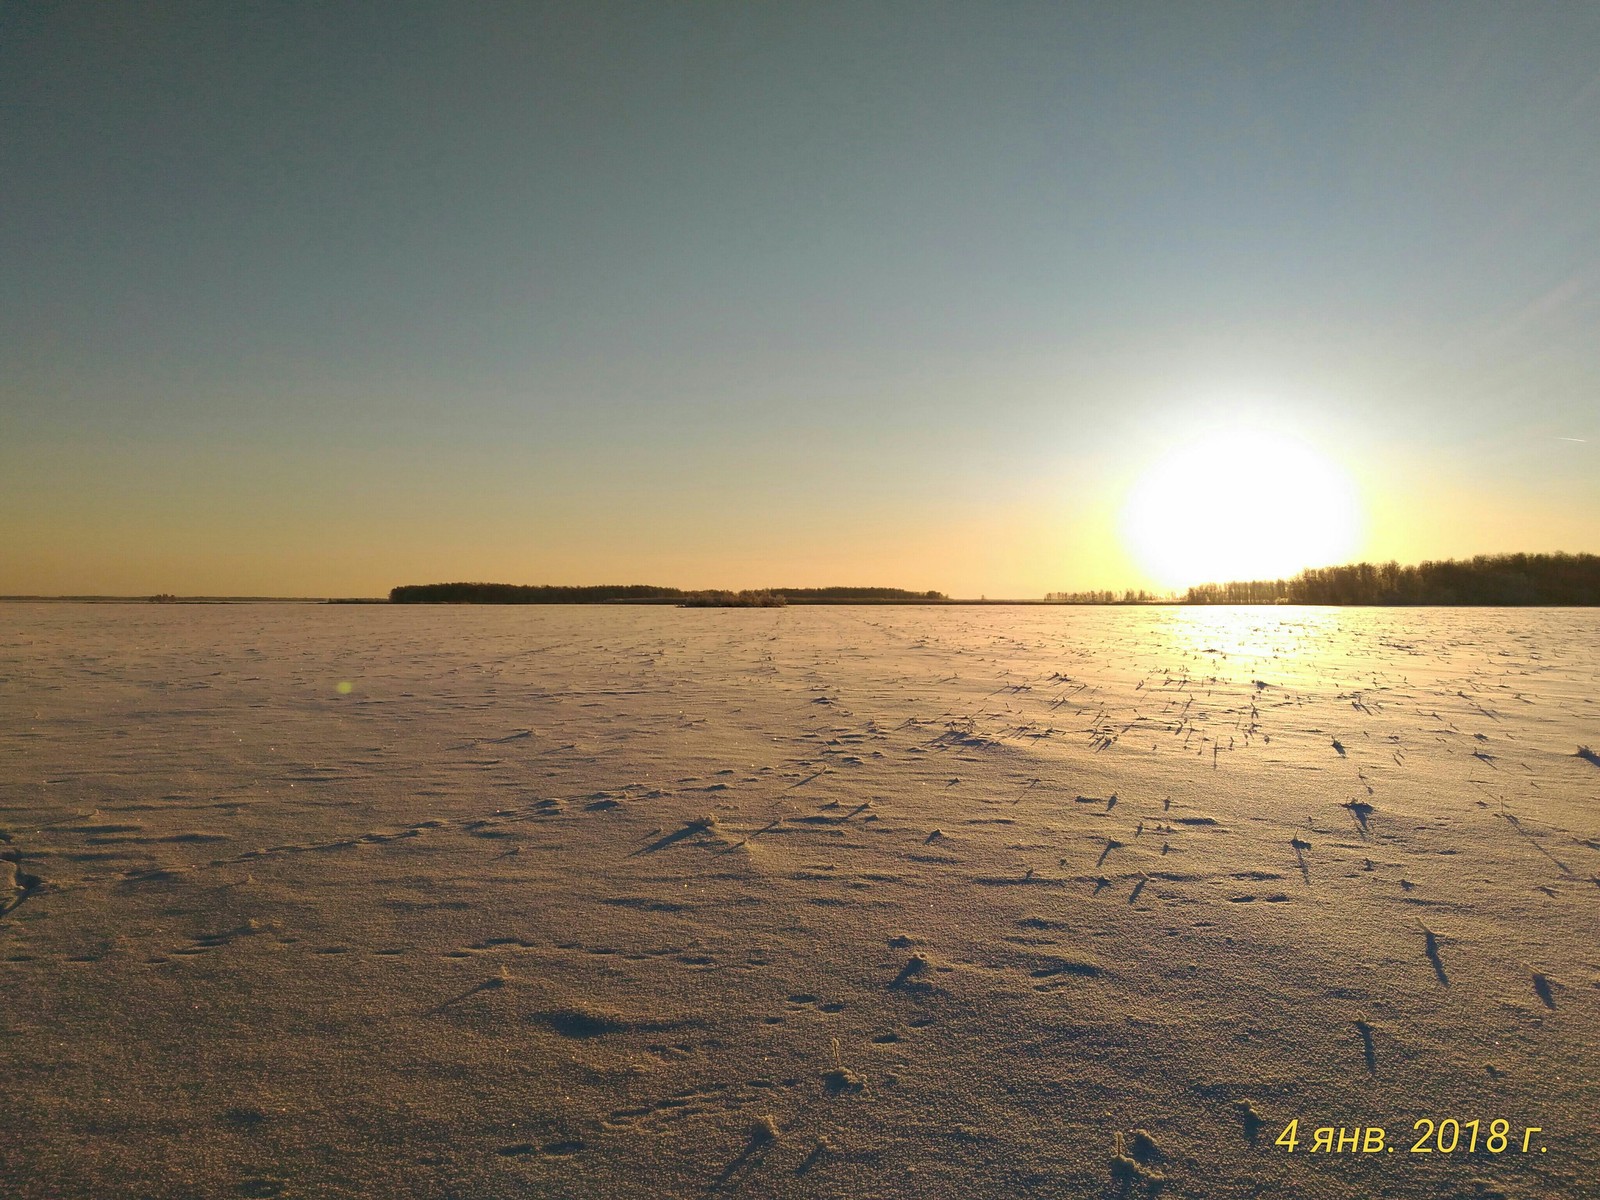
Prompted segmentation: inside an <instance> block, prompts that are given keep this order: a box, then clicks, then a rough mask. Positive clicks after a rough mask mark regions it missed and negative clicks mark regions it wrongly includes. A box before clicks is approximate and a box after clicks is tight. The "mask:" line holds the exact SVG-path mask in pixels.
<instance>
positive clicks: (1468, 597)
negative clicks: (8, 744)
mask: <svg viewBox="0 0 1600 1200" xmlns="http://www.w3.org/2000/svg"><path fill="white" fill-rule="evenodd" d="M1182 603H1184V604H1372V605H1403V604H1420V605H1473V606H1477V605H1488V606H1500V605H1505V606H1517V605H1535V604H1536V605H1558V606H1567V605H1573V606H1578V605H1600V555H1594V554H1480V555H1478V556H1476V557H1475V558H1469V559H1464V560H1456V559H1446V560H1444V561H1443V562H1423V563H1419V564H1417V565H1416V566H1411V567H1403V566H1401V565H1400V564H1399V563H1396V562H1387V563H1366V562H1363V563H1352V564H1350V565H1348V566H1343V567H1317V568H1312V569H1308V570H1305V571H1301V572H1300V573H1299V574H1298V575H1296V576H1295V577H1294V578H1293V579H1254V580H1248V581H1242V582H1234V583H1204V584H1201V585H1199V586H1198V587H1192V588H1190V589H1189V590H1188V591H1187V592H1186V593H1185V594H1184V596H1183V600H1182Z"/></svg>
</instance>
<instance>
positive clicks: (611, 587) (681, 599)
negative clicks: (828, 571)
mask: <svg viewBox="0 0 1600 1200" xmlns="http://www.w3.org/2000/svg"><path fill="white" fill-rule="evenodd" d="M947 599H949V597H947V596H946V595H945V594H944V593H943V592H911V591H907V590H905V589H904V588H891V587H820V588H761V589H759V590H756V591H743V592H729V591H720V590H717V589H705V590H701V591H684V590H683V589H681V588H669V587H654V586H652V585H650V584H646V583H630V584H597V585H594V586H591V587H561V586H557V585H551V584H532V585H528V584H517V583H420V584H408V585H406V586H403V587H397V588H391V589H390V591H389V601H390V603H391V604H682V605H687V606H690V607H719V608H722V607H739V608H744V607H774V606H780V605H783V604H860V603H863V602H866V603H872V602H880V603H882V602H890V603H898V604H914V603H928V602H933V601H940V600H947Z"/></svg>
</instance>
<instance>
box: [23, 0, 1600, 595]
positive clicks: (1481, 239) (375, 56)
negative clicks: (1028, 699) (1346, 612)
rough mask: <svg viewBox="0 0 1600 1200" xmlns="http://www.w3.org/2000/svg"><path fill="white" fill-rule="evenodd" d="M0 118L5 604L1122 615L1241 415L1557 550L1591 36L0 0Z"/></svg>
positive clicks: (1376, 478)
mask: <svg viewBox="0 0 1600 1200" xmlns="http://www.w3.org/2000/svg"><path fill="white" fill-rule="evenodd" d="M0 103H3V110H4V112H5V113H6V119H5V121H4V122H3V123H0V178H4V179H5V180H6V181H7V183H6V193H7V195H6V202H5V204H4V206H3V207H0V261H4V263H5V264H6V267H5V270H4V272H0V316H3V320H0V362H4V363H5V364H6V369H5V371H4V373H3V377H0V517H3V518H4V523H5V524H6V525H7V526H8V527H9V531H8V534H7V540H8V541H11V542H12V551H13V552H12V553H9V554H6V555H4V556H0V592H12V593H15V592H119V591H130V592H143V591H157V590H160V591H180V592H189V591H194V592H222V593H270V594H318V595H320V594H335V593H356V594H363V593H377V592H382V591H385V590H387V588H388V587H389V586H391V585H392V584H394V583H400V582H415V581H421V580H428V579H441V578H457V577H471V578H496V579H507V580H512V581H517V582H601V581H610V580H635V579H637V580H648V581H651V582H661V583H672V584H684V585H730V586H749V585H756V584H762V583H778V582H784V583H795V584H821V583H832V582H859V583H865V582H875V583H876V582H881V583H890V584H898V585H902V586H907V587H918V588H922V587H938V588H941V589H942V590H947V591H954V592H958V593H973V594H976V593H978V592H985V593H988V594H990V595H1002V594H1015V595H1035V594H1039V593H1042V592H1043V591H1046V590H1057V589H1062V588H1075V587H1099V586H1119V585H1122V584H1125V583H1126V584H1132V585H1134V586H1137V585H1139V584H1140V583H1143V582H1146V579H1147V573H1146V572H1145V571H1144V569H1143V568H1142V567H1141V565H1140V564H1139V563H1137V562H1135V561H1133V560H1132V559H1130V558H1129V557H1128V555H1127V554H1126V552H1125V550H1124V549H1123V548H1122V547H1121V546H1120V545H1119V543H1118V541H1117V537H1116V534H1115V525H1116V515H1117V512H1118V510H1119V504H1120V503H1121V499H1120V498H1121V497H1122V496H1123V495H1124V494H1125V493H1126V492H1127V491H1128V489H1129V488H1130V487H1131V486H1132V485H1133V481H1135V480H1136V479H1137V478H1138V476H1139V474H1140V472H1141V471H1142V470H1144V469H1146V468H1147V467H1148V465H1149V464H1150V463H1151V462H1153V461H1155V460H1156V459H1158V458H1159V457H1160V455H1161V454H1162V453H1163V452H1164V451H1166V450H1167V449H1169V448H1170V446H1171V445H1173V444H1175V443H1176V444H1180V445H1181V444H1182V442H1183V439H1184V438H1186V437H1190V436H1194V435H1196V434H1197V433H1199V432H1200V431H1215V430H1216V429H1219V428H1222V429H1226V428H1228V427H1230V426H1231V425H1233V424H1237V423H1241V422H1242V423H1244V424H1246V425H1251V426H1255V425H1262V424H1265V425H1268V426H1271V427H1273V428H1275V429H1279V430H1281V431H1283V432H1284V433H1285V434H1287V435H1289V436H1292V437H1295V438H1297V439H1299V440H1301V441H1303V442H1306V443H1310V444H1312V445H1315V446H1318V447H1320V448H1322V449H1324V450H1325V451H1326V452H1327V453H1328V454H1329V455H1330V456H1331V457H1332V458H1334V459H1335V460H1336V461H1337V462H1338V463H1339V465H1340V467H1341V469H1343V470H1346V471H1348V472H1349V473H1350V475H1351V477H1352V478H1353V479H1355V480H1356V481H1357V483H1358V485H1359V488H1360V490H1361V494H1362V495H1363V496H1364V497H1365V502H1366V508H1367V523H1366V533H1365V534H1364V541H1363V543H1362V545H1361V547H1360V549H1361V551H1362V552H1364V553H1371V554H1381V555H1384V556H1388V555H1390V554H1393V555H1397V556H1399V557H1401V558H1410V559H1416V558H1421V557H1427V556H1443V555H1446V554H1466V553H1474V552H1480V551H1497V550H1512V549H1567V550H1589V551H1596V550H1600V482H1597V481H1600V471H1597V470H1596V458H1595V454H1596V450H1597V449H1600V428H1597V426H1600V422H1597V421H1596V414H1597V412H1600V216H1597V214H1600V132H1597V131H1600V9H1597V8H1595V6H1593V5H1589V4H1565V5H1563V4H1548V5H1543V4H1541V5H1516V6H1510V5H1503V4H1495V5H1473V4H1448V5H1422V4H1416V5H1392V4H1381V5H1370V6H1367V5H1360V4H1322V5H1292V4H1247V5H1233V4H1135V5H1098V4H1097V5H1071V4H1065V5H1063V4H1037V5H1035V4H999V5H972V4H936V3H923V4H871V3H851V4H840V5H827V4H811V3H808V4H796V5H734V4H691V5H674V4H659V3H651V4H626V5H612V4H603V3H583V4H567V5H551V4H526V5H522V4H516V5H513V4H506V5H496V4H479V5H467V6H462V5H443V4H440V5H413V4H404V3H394V4H383V5H338V4H326V5H256V4H243V3H241V4H230V5H206V4H150V5H138V6H133V5H126V6H122V5H110V6H100V5H74V4H65V5H44V4H7V5H5V6H3V7H0ZM1569 439H1581V440H1569ZM1195 470H1196V486H1197V487H1199V488H1204V487H1205V480H1204V464H1196V468H1195ZM1179 516H1180V518H1181V514H1180V515H1179Z"/></svg>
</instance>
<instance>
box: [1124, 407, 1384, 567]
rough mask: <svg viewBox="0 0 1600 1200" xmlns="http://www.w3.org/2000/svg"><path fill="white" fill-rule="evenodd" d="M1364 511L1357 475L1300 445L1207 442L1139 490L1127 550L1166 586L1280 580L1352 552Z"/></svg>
mask: <svg viewBox="0 0 1600 1200" xmlns="http://www.w3.org/2000/svg"><path fill="white" fill-rule="evenodd" d="M1360 532H1361V504H1360V501H1359V498H1358V496H1357V494H1356V487H1355V484H1354V482H1353V481H1352V480H1351V478H1350V476H1349V475H1348V474H1346V473H1345V471H1343V470H1342V469H1341V468H1340V467H1339V466H1337V465H1336V464H1335V463H1334V462H1332V461H1331V460H1330V459H1329V458H1328V457H1327V456H1326V455H1323V454H1320V453H1318V452H1317V451H1316V450H1315V449H1313V448H1312V447H1311V446H1308V445H1306V444H1305V443H1304V442H1301V441H1298V440H1296V439H1294V438H1292V437H1288V436H1285V435H1283V434H1277V433H1267V432H1263V431H1259V430H1248V431H1238V432H1233V433H1215V434H1209V435H1207V436H1205V437H1203V438H1201V439H1199V440H1197V441H1194V442H1190V443H1187V444H1185V445H1183V446H1180V447H1178V448H1177V449H1176V450H1173V451H1172V452H1170V453H1169V454H1167V455H1166V456H1165V457H1164V458H1162V459H1161V460H1159V461H1158V462H1156V463H1155V464H1154V465H1153V466H1151V467H1150V469H1149V470H1147V471H1146V472H1145V473H1144V474H1143V475H1141V476H1140V477H1139V479H1138V480H1137V481H1136V482H1135V483H1134V485H1133V487H1132V489H1131V490H1130V491H1129V493H1128V500H1127V503H1126V505H1125V506H1124V508H1123V513H1122V534H1123V541H1124V544H1125V546H1126V548H1127V550H1128V552H1129V553H1130V554H1131V555H1132V557H1133V558H1134V560H1135V562H1137V564H1138V565H1139V566H1140V567H1142V568H1143V569H1144V570H1145V572H1146V573H1147V574H1148V575H1149V576H1150V577H1151V578H1152V579H1153V580H1155V581H1156V582H1157V584H1158V585H1160V586H1162V587H1169V588H1184V587H1189V586H1190V585H1193V584H1197V583H1221V582H1225V581H1228V580H1234V579H1282V578H1286V577H1288V576H1290V575H1293V574H1294V573H1295V572H1297V571H1299V570H1301V569H1303V568H1305V567H1315V566H1331V565H1333V564H1335V563H1339V562H1343V561H1346V560H1347V559H1348V558H1349V556H1350V555H1351V554H1353V553H1354V551H1355V550H1356V547H1357V543H1358V541H1359V537H1360Z"/></svg>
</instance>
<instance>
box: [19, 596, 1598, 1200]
mask: <svg viewBox="0 0 1600 1200" xmlns="http://www.w3.org/2000/svg"><path fill="white" fill-rule="evenodd" d="M1597 693H1600V613H1597V612H1595V611H1592V610H1589V611H1578V610H1366V609H1345V610H1331V609H1329V610H1321V609H1294V608H1277V609H1271V608H1256V609H1175V608H1151V609H1107V608H1095V609H1081V608H1037V607H1036V608H1001V607H993V608H978V607H954V608H893V607H885V608H855V607H851V608H800V607H793V608H788V609H780V610H705V609H699V610H681V609H676V608H670V607H609V606H605V607H574V608H567V607H550V608H542V607H541V608H431V607H409V606H408V607H399V608H391V607H385V606H370V607H344V606H317V605H293V604H282V605H271V604H249V605H204V606H190V605H176V606H174V605H78V604H39V605H26V604H7V605H0V835H3V838H4V841H0V852H3V854H4V856H5V857H4V858H3V859H0V909H3V910H5V911H3V913H0V1165H3V1170H4V1174H3V1176H0V1193H3V1194H4V1195H6V1196H17V1197H27V1198H39V1200H43V1198H45V1197H52V1198H53V1197H95V1198H97V1200H98V1198H114V1197H125V1196H126V1197H135V1196H138V1197H143V1196H150V1197H169V1196H170V1197H180V1196H181V1197H208V1198H209V1197H227V1196H296V1197H324V1196H328V1197H351V1196H372V1197H411V1196H416V1197H461V1198H464V1200H465V1198H474V1200H475V1198H479V1197H512V1196H517V1197H523V1196H539V1197H547V1196H573V1197H578V1196H584V1197H587V1196H628V1197H654V1196H701V1195H705V1194H708V1193H724V1194H730V1195H731V1194H742V1195H746V1196H752V1197H756V1196H775V1195H776V1196H801V1195H807V1196H886V1197H887V1196H926V1197H939V1198H946V1197H950V1198H956V1197H979V1196H982V1197H1002V1196H1027V1195H1038V1196H1089V1197H1099V1196H1122V1195H1126V1196H1146V1195H1153V1194H1156V1193H1158V1192H1159V1193H1160V1194H1161V1195H1163V1196H1167V1197H1174V1196H1181V1197H1208V1198H1210V1197H1250V1196H1258V1195H1259V1196H1275V1197H1276V1196H1285V1197H1291V1196H1292V1197H1302V1196H1305V1197H1341V1198H1343V1197H1349V1198H1351V1200H1357V1198H1363V1200H1364V1198H1366V1197H1375V1196H1395V1197H1454V1196H1483V1197H1493V1196H1501V1195H1504V1196H1506V1197H1517V1198H1526V1200H1534V1198H1540V1200H1544V1198H1550V1197H1580V1196H1591V1197H1592V1196H1595V1195H1597V1194H1600V1193H1597V1192H1596V1190H1595V1189H1596V1186H1597V1185H1596V1184H1595V1183H1594V1181H1595V1179H1597V1178H1600V1133H1597V1128H1596V1114H1597V1112H1600V757H1595V756H1591V757H1585V756H1584V755H1583V754H1580V753H1578V751H1579V749H1580V747H1593V748H1594V749H1595V751H1597V752H1600V697H1597ZM1292 1120H1297V1121H1298V1126H1297V1127H1296V1132H1297V1136H1298V1139H1299V1140H1298V1144H1297V1146H1296V1148H1295V1149H1294V1151H1293V1152H1292V1153H1291V1152H1290V1151H1289V1149H1288V1147H1287V1146H1286V1145H1280V1144H1277V1142H1278V1140H1279V1139H1280V1135H1281V1134H1282V1133H1283V1131H1284V1129H1285V1127H1286V1126H1288V1124H1289V1122H1290V1121H1292ZM1419 1121H1422V1122H1429V1123H1431V1126H1429V1125H1420V1126H1419V1125H1418V1124H1417V1122H1419ZM1472 1121H1478V1122H1479V1125H1478V1126H1477V1127H1476V1128H1474V1127H1472V1126H1471V1125H1470V1124H1469V1123H1470V1122H1472ZM1496 1121H1503V1122H1505V1123H1506V1124H1505V1126H1504V1129H1503V1130H1501V1128H1500V1127H1498V1126H1494V1125H1493V1123H1494V1122H1496ZM1449 1122H1456V1123H1458V1124H1459V1126H1460V1131H1459V1133H1458V1134H1456V1133H1453V1132H1452V1127H1451V1125H1450V1124H1449ZM1358 1126H1359V1127H1361V1128H1362V1130H1363V1132H1362V1134H1361V1145H1362V1147H1363V1149H1362V1150H1355V1151H1351V1150H1350V1148H1349V1144H1348V1142H1344V1143H1341V1144H1340V1145H1339V1146H1338V1147H1336V1148H1335V1149H1334V1150H1333V1152H1331V1153H1330V1152H1327V1151H1325V1150H1317V1151H1315V1152H1313V1145H1314V1139H1315V1131H1316V1130H1317V1129H1318V1128H1319V1127H1336V1128H1342V1129H1343V1130H1344V1131H1345V1133H1346V1134H1350V1133H1351V1132H1352V1131H1354V1130H1355V1129H1356V1127H1358ZM1373 1126H1378V1127H1382V1128H1383V1130H1384V1131H1385V1132H1384V1141H1383V1148H1382V1149H1377V1148H1376V1146H1375V1145H1374V1143H1373V1141H1372V1138H1371V1135H1370V1133H1368V1132H1366V1131H1367V1129H1368V1128H1369V1127H1373ZM1532 1126H1537V1127H1539V1131H1538V1132H1535V1133H1532V1134H1527V1133H1526V1131H1527V1129H1528V1128H1529V1127H1532ZM1430 1128H1431V1130H1432V1131H1433V1132H1434V1133H1436V1134H1437V1137H1436V1138H1430V1139H1429V1140H1427V1142H1426V1144H1427V1145H1428V1146H1430V1147H1431V1148H1432V1150H1431V1153H1423V1152H1421V1150H1416V1151H1414V1150H1413V1146H1414V1144H1416V1143H1417V1142H1418V1140H1419V1138H1423V1137H1425V1136H1427V1131H1428V1130H1429V1129H1430ZM1134 1130H1143V1131H1145V1133H1144V1134H1143V1135H1139V1136H1135V1135H1134V1132H1133V1131H1134ZM1497 1134H1498V1135H1500V1140H1499V1141H1498V1142H1497V1141H1494V1140H1493V1139H1494V1137H1495V1136H1496V1135H1497ZM1469 1137H1470V1138H1472V1139H1473V1140H1474V1141H1475V1142H1476V1145H1477V1149H1476V1150H1473V1151H1469V1150H1468V1139H1469ZM1525 1142H1526V1145H1527V1149H1526V1151H1524V1149H1523V1146H1524V1143H1525ZM1445 1145H1454V1146H1455V1149H1454V1150H1452V1151H1450V1152H1445V1151H1444V1150H1443V1149H1442V1147H1443V1146H1445ZM1496 1145H1499V1146H1503V1147H1504V1149H1503V1150H1501V1151H1500V1152H1498V1153H1495V1152H1492V1151H1493V1150H1494V1147H1495V1146H1496ZM1390 1147H1393V1148H1394V1150H1393V1152H1392V1153H1391V1152H1389V1148H1390ZM1366 1150H1370V1151H1371V1152H1364V1151H1366Z"/></svg>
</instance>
